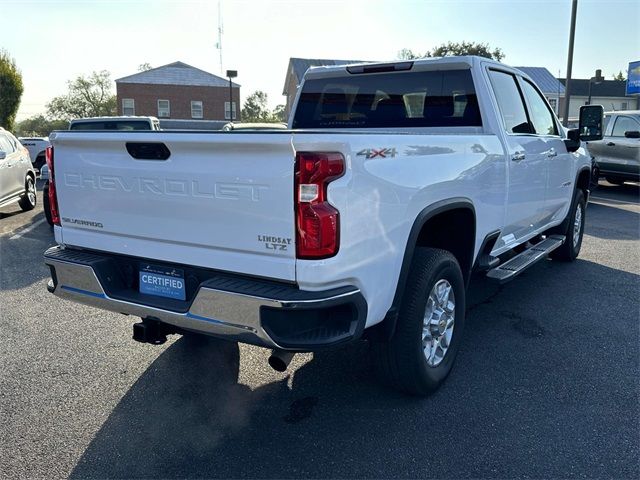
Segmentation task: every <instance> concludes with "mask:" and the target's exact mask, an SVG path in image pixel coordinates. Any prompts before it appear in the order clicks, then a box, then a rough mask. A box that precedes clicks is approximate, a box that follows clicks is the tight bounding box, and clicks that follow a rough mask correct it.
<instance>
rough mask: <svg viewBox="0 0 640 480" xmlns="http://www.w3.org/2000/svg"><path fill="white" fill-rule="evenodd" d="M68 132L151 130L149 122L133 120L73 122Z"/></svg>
mask: <svg viewBox="0 0 640 480" xmlns="http://www.w3.org/2000/svg"><path fill="white" fill-rule="evenodd" d="M69 130H125V131H126V130H151V126H150V125H149V122H143V121H142V122H141V121H135V120H124V121H115V122H113V121H106V122H74V123H73V124H71V127H69Z"/></svg>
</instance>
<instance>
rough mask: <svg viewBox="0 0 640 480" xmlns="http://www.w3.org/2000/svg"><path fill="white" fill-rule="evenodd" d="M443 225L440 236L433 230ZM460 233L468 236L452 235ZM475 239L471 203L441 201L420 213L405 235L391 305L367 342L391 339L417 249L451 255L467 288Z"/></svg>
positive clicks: (463, 198) (474, 214) (463, 199)
mask: <svg viewBox="0 0 640 480" xmlns="http://www.w3.org/2000/svg"><path fill="white" fill-rule="evenodd" d="M445 222H446V226H447V231H446V232H445V233H441V232H442V231H441V230H437V228H438V227H440V226H442V225H443V224H445ZM469 230H470V231H469ZM460 231H465V232H469V233H468V234H465V235H456V233H459V232H460ZM475 237H476V211H475V208H474V206H473V202H472V201H471V200H470V199H468V198H466V197H455V198H450V199H446V200H441V201H439V202H436V203H434V204H432V205H429V206H428V207H426V208H424V209H423V210H422V211H420V213H419V214H418V215H417V216H416V219H415V220H414V222H413V225H412V227H411V231H410V232H409V237H408V239H407V244H406V246H405V250H404V256H403V259H402V266H401V268H400V275H399V277H398V283H397V285H396V291H395V295H394V297H393V303H392V305H391V308H390V309H389V311H388V312H387V314H386V315H385V317H384V319H383V320H382V322H380V323H379V324H377V325H374V326H373V327H371V328H370V329H368V330H370V332H368V334H369V336H370V338H371V337H373V338H376V339H388V338H390V337H391V336H392V335H393V332H394V331H395V326H396V322H397V317H398V312H399V309H400V303H401V301H402V297H403V295H404V290H405V287H406V283H407V278H408V276H409V270H410V268H411V260H412V258H413V256H414V253H415V250H416V248H417V247H433V248H441V249H443V250H447V251H449V252H451V253H452V254H453V255H454V256H455V257H456V259H457V260H458V263H459V264H460V269H461V270H462V276H463V278H464V281H465V284H467V283H468V281H469V278H470V276H471V270H472V267H473V254H474V249H475Z"/></svg>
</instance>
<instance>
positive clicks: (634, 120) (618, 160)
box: [587, 110, 640, 184]
mask: <svg viewBox="0 0 640 480" xmlns="http://www.w3.org/2000/svg"><path fill="white" fill-rule="evenodd" d="M587 148H588V149H589V153H591V155H592V156H593V157H594V158H595V161H596V163H597V165H598V169H599V170H600V175H601V176H603V177H605V178H606V179H607V181H608V182H610V183H615V184H622V183H624V182H627V181H631V182H638V181H640V110H626V111H620V112H608V113H606V114H605V131H604V137H603V139H602V140H599V141H597V142H587Z"/></svg>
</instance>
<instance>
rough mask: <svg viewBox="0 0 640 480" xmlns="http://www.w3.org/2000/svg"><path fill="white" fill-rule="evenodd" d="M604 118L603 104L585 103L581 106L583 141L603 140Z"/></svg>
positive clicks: (581, 134)
mask: <svg viewBox="0 0 640 480" xmlns="http://www.w3.org/2000/svg"><path fill="white" fill-rule="evenodd" d="M603 120H604V108H602V105H583V106H582V107H580V122H579V123H578V131H579V132H580V140H582V141H583V142H590V141H594V140H602V136H603V134H604V132H603V131H602V125H603Z"/></svg>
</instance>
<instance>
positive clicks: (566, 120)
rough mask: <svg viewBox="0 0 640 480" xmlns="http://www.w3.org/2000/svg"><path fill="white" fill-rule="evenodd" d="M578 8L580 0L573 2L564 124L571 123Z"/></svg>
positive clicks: (565, 88) (565, 86) (565, 85)
mask: <svg viewBox="0 0 640 480" xmlns="http://www.w3.org/2000/svg"><path fill="white" fill-rule="evenodd" d="M577 10H578V0H573V1H572V2H571V30H570V32H569V58H568V59H567V79H566V81H565V84H564V113H563V115H562V125H564V126H565V127H566V126H567V125H568V124H569V103H570V102H571V68H572V67H573V39H574V38H575V36H576V12H577Z"/></svg>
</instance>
